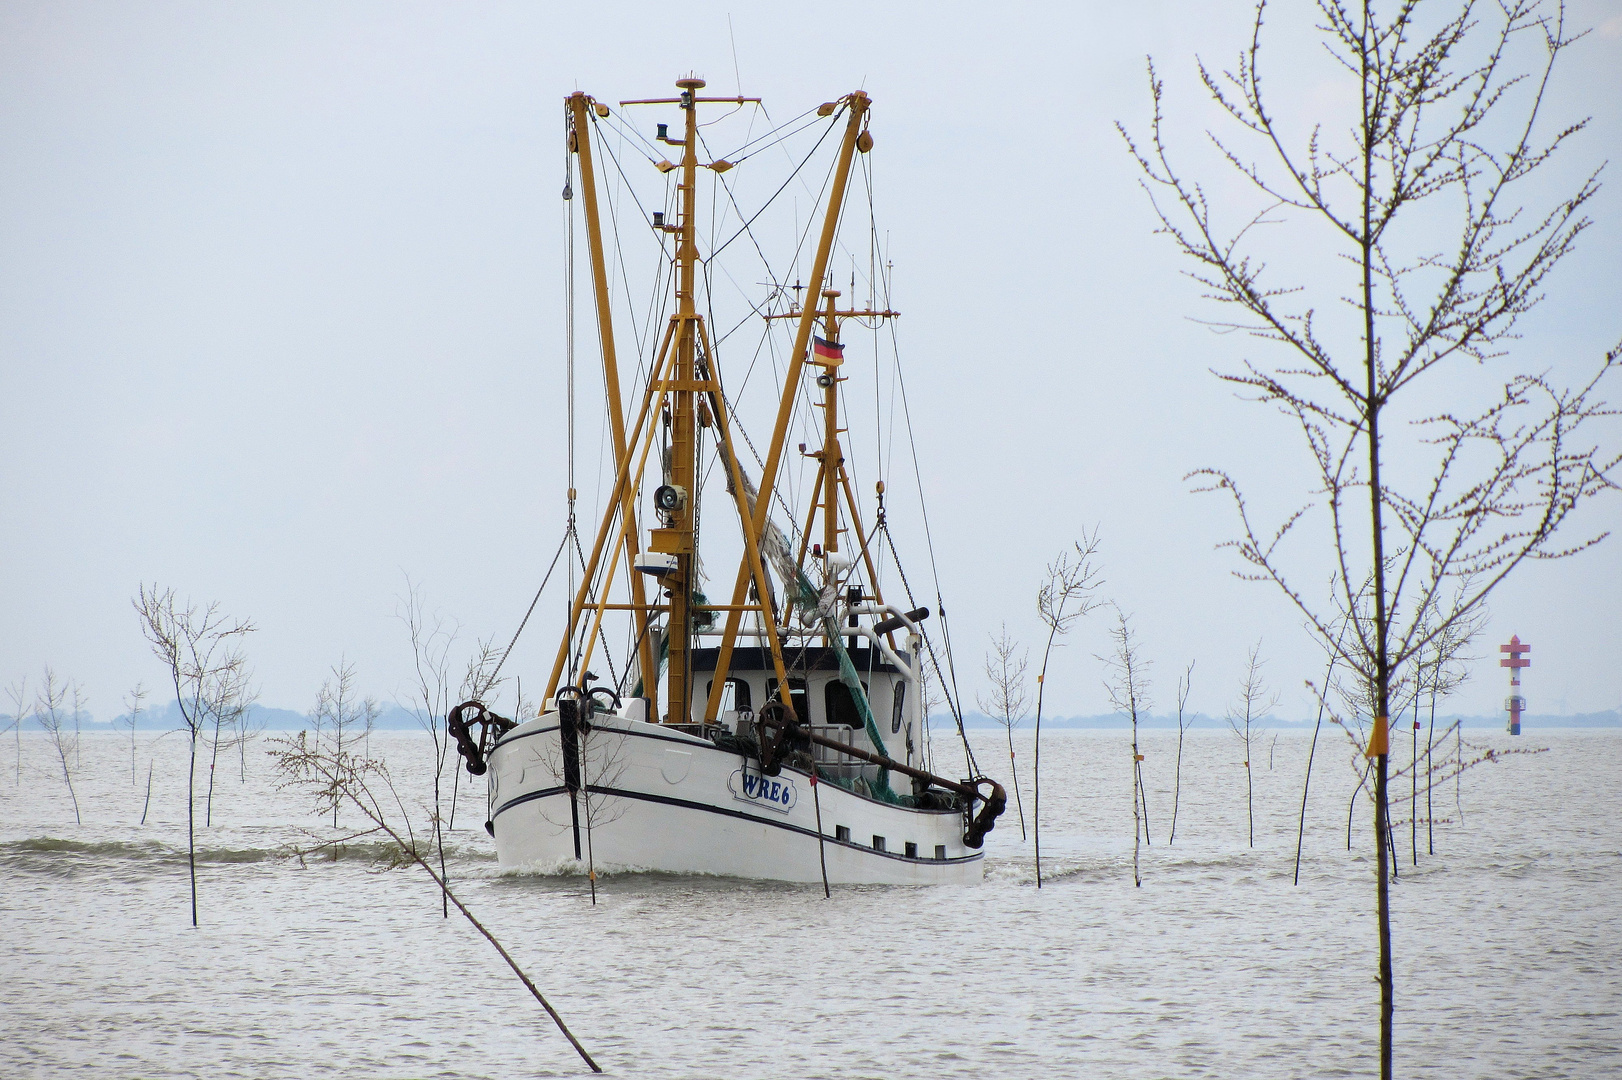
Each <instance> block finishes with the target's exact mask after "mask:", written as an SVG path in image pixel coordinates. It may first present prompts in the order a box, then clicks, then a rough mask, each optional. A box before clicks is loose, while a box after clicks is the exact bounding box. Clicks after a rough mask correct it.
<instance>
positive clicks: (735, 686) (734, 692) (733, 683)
mask: <svg viewBox="0 0 1622 1080" xmlns="http://www.w3.org/2000/svg"><path fill="white" fill-rule="evenodd" d="M773 685H774V687H775V685H776V684H773ZM714 689H715V680H714V679H711V680H710V681H709V682H708V683H707V684H706V685H705V687H704V696H705V697H706V698H708V697H709V696H710V693H711V692H712V691H713V690H714ZM752 707H753V706H751V704H750V701H749V683H748V682H747V681H746V680H744V679H728V680H727V682H726V685H725V686H723V687H722V688H721V711H722V712H724V713H727V712H742V711H743V710H744V709H748V708H752Z"/></svg>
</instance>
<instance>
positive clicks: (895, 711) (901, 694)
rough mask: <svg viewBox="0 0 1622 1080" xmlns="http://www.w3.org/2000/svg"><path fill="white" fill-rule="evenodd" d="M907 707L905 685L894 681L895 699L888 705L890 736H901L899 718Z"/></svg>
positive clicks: (900, 681) (898, 680)
mask: <svg viewBox="0 0 1622 1080" xmlns="http://www.w3.org/2000/svg"><path fill="white" fill-rule="evenodd" d="M906 707H907V684H906V683H905V682H903V681H902V680H900V679H897V680H896V681H895V697H894V698H892V699H891V704H890V734H891V735H899V734H901V718H902V715H903V713H904V710H905V709H906Z"/></svg>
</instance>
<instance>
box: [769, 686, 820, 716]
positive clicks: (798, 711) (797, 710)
mask: <svg viewBox="0 0 1622 1080" xmlns="http://www.w3.org/2000/svg"><path fill="white" fill-rule="evenodd" d="M788 693H789V697H790V698H792V699H793V700H791V701H790V702H789V704H790V705H792V706H794V715H795V716H798V717H799V718H800V722H801V723H804V722H805V721H807V720H808V719H810V715H811V714H810V713H808V712H806V708H805V706H806V698H807V696H808V695H807V694H806V692H805V680H804V679H790V680H789V681H788ZM777 696H778V694H777V680H776V679H767V680H766V700H767V701H771V700H772V699H774V698H776V697H777Z"/></svg>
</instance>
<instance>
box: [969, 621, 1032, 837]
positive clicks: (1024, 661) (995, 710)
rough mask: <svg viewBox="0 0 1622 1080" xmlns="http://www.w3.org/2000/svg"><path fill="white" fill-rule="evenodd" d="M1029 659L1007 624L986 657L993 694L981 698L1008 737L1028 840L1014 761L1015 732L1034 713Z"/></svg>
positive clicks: (1021, 819) (1022, 826) (1016, 796)
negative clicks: (1027, 684)
mask: <svg viewBox="0 0 1622 1080" xmlns="http://www.w3.org/2000/svg"><path fill="white" fill-rule="evenodd" d="M1028 667H1029V656H1028V654H1027V653H1026V652H1025V650H1023V649H1021V648H1020V647H1019V643H1018V642H1016V641H1014V639H1013V638H1011V637H1009V636H1008V624H1007V623H1003V625H1002V628H1001V629H1000V630H999V631H998V633H997V636H995V637H993V638H992V639H991V650H990V651H989V652H987V653H986V664H985V672H986V681H987V682H989V683H990V684H991V690H990V692H989V693H985V694H977V695H976V701H977V702H978V703H979V705H980V711H982V712H984V713H986V714H987V715H988V716H990V717H991V718H992V719H993V720H995V721H997V723H999V724H1001V725H1002V728H1003V733H1004V734H1005V735H1006V736H1007V737H1008V772H1009V774H1010V775H1011V776H1012V777H1013V778H1014V806H1015V808H1016V809H1018V811H1019V838H1020V839H1021V840H1024V839H1026V834H1025V804H1024V801H1023V800H1022V799H1021V798H1020V794H1019V766H1018V764H1017V762H1016V761H1015V758H1014V728H1016V727H1018V726H1019V722H1020V721H1021V720H1023V719H1025V716H1026V714H1027V713H1029V712H1030V703H1029V698H1028V697H1027V692H1026V689H1025V673H1026V670H1027V668H1028Z"/></svg>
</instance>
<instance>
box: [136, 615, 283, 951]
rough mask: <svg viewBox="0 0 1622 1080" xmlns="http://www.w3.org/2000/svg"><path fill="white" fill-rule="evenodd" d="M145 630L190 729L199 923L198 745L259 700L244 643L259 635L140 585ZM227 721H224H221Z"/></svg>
mask: <svg viewBox="0 0 1622 1080" xmlns="http://www.w3.org/2000/svg"><path fill="white" fill-rule="evenodd" d="M131 603H132V605H133V606H134V608H135V611H136V614H138V615H139V616H140V618H141V632H142V634H144V635H145V637H146V640H147V643H148V644H150V645H151V646H152V651H153V653H154V654H155V655H156V656H157V657H158V659H159V660H160V661H161V662H162V663H163V665H164V668H165V669H166V671H167V674H168V676H169V681H170V685H171V686H172V687H173V688H174V694H175V704H176V705H177V706H178V707H179V709H180V720H181V723H182V724H183V725H184V726H185V730H186V737H187V742H188V745H189V753H188V756H187V763H186V866H187V872H188V874H189V875H190V879H191V924H192V925H193V926H196V925H197V794H196V793H197V746H198V743H199V742H200V741H201V740H202V739H203V738H204V736H205V734H206V733H207V732H208V731H209V730H210V729H211V728H212V729H213V730H215V731H216V732H218V731H219V730H220V725H222V724H224V723H230V722H234V720H235V718H237V717H240V716H241V715H242V713H243V712H245V711H246V710H247V707H248V703H249V702H251V701H252V700H253V698H254V692H253V690H252V688H251V686H250V683H251V681H252V672H251V671H250V670H249V669H248V660H247V656H246V655H245V654H244V653H243V649H242V644H243V641H244V640H245V639H246V638H247V636H248V635H249V634H251V633H253V632H254V629H255V627H254V625H253V623H251V622H249V621H248V620H246V619H241V620H238V619H231V618H228V617H227V616H226V615H225V614H224V613H223V612H222V611H220V606H219V604H217V603H216V604H210V605H208V606H207V607H206V608H200V607H198V606H197V605H195V604H191V603H186V604H184V605H182V604H180V603H179V602H178V601H177V600H176V598H175V591H174V590H173V589H163V590H161V591H160V590H159V589H158V587H157V586H156V585H153V586H151V587H150V588H148V587H147V586H145V585H143V586H141V590H140V592H139V593H138V594H137V595H136V597H135V599H134V600H132V601H131ZM222 718H225V719H223V720H222Z"/></svg>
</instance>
